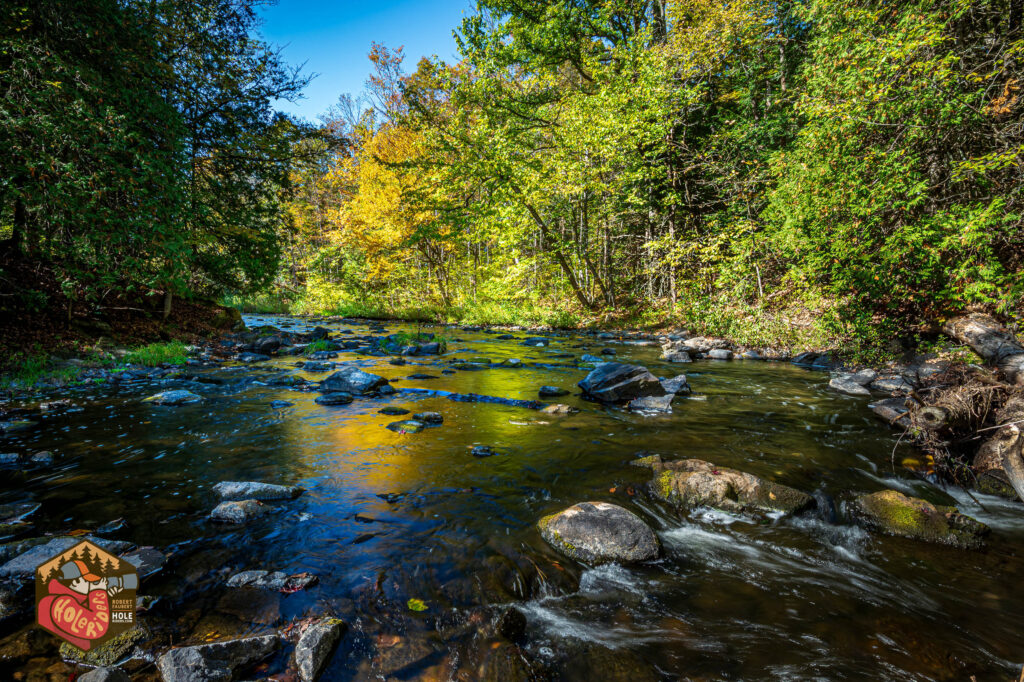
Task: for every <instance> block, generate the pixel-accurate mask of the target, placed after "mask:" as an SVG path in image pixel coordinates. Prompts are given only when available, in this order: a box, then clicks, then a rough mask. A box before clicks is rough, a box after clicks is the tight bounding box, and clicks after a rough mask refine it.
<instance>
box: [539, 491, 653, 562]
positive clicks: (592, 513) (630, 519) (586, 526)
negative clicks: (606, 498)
mask: <svg viewBox="0 0 1024 682" xmlns="http://www.w3.org/2000/svg"><path fill="white" fill-rule="evenodd" d="M537 527H538V528H539V529H540V533H541V537H543V538H544V540H545V541H546V542H547V543H548V544H549V545H551V546H552V547H554V548H555V549H557V550H558V551H559V552H561V553H562V554H565V555H566V556H568V557H570V558H572V559H576V560H577V561H583V562H586V563H590V564H600V563H607V562H610V561H618V562H634V561H648V560H650V559H656V558H657V557H658V554H659V552H660V545H659V543H658V537H657V536H656V535H655V534H654V531H653V530H651V529H650V527H649V526H648V525H647V524H646V523H644V522H643V520H642V519H641V518H640V517H639V516H637V515H636V514H634V513H633V512H631V511H628V510H626V509H623V508H622V507H620V506H618V505H615V504H609V503H607V502H581V503H579V504H575V505H573V506H571V507H569V508H568V509H565V510H562V511H560V512H558V513H557V514H551V515H550V516H545V517H544V518H542V519H541V520H540V521H539V522H538V523H537Z"/></svg>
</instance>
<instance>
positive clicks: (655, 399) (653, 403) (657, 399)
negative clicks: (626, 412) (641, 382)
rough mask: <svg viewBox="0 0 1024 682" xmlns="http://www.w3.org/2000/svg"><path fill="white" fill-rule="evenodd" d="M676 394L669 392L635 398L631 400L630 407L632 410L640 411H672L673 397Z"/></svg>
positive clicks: (650, 412) (649, 412)
mask: <svg viewBox="0 0 1024 682" xmlns="http://www.w3.org/2000/svg"><path fill="white" fill-rule="evenodd" d="M673 398H675V394H672V393H669V394H666V395H659V396H645V397H643V398H634V399H633V400H630V401H629V409H630V411H632V412H640V413H648V414H652V413H667V412H671V411H672V399H673Z"/></svg>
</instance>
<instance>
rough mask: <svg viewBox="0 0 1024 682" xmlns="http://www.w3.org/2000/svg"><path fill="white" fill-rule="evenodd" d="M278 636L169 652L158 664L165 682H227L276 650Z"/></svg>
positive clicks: (190, 647) (239, 640)
mask: <svg viewBox="0 0 1024 682" xmlns="http://www.w3.org/2000/svg"><path fill="white" fill-rule="evenodd" d="M278 642H279V640H278V637H277V635H263V636H261V637H245V638H243V639H232V640H228V641H226V642H214V643H212V644H200V645H199V646H189V647H182V648H180V649H171V650H170V651H168V652H167V653H165V654H164V655H163V656H161V657H160V658H159V659H158V660H157V669H158V670H159V671H160V676H161V677H162V678H163V680H164V682H227V681H228V680H233V679H235V676H236V673H237V672H240V671H242V670H243V669H244V668H247V667H250V666H252V665H253V664H255V663H257V662H259V661H261V660H263V659H264V658H266V657H267V656H269V655H270V654H272V653H273V652H274V650H275V649H277V646H278Z"/></svg>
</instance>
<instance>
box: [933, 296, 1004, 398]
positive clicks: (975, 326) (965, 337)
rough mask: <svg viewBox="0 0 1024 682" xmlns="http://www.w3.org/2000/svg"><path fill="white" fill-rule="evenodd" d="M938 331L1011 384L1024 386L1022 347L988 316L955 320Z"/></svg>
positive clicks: (972, 315) (974, 314) (980, 315)
mask: <svg viewBox="0 0 1024 682" xmlns="http://www.w3.org/2000/svg"><path fill="white" fill-rule="evenodd" d="M942 331H944V332H945V333H946V334H948V335H949V336H951V337H953V338H954V339H956V340H957V341H959V342H960V343H965V344H967V345H968V346H970V347H971V349H972V350H973V351H974V352H975V353H977V354H978V355H980V356H981V357H982V358H984V359H985V361H986V362H989V363H991V364H993V365H995V366H996V367H998V368H999V369H1000V370H1001V371H1002V372H1003V374H1005V375H1006V380H1007V381H1009V382H1010V383H1011V384H1018V385H1024V346H1021V344H1020V342H1019V341H1017V339H1016V338H1014V336H1013V334H1011V333H1010V332H1008V331H1007V330H1006V328H1005V327H1003V326H1002V325H1001V324H999V323H998V322H996V321H995V319H994V318H992V317H991V316H990V315H985V314H982V313H971V314H970V315H964V316H962V317H956V318H953V319H952V320H949V321H948V322H947V323H946V324H945V325H943V327H942Z"/></svg>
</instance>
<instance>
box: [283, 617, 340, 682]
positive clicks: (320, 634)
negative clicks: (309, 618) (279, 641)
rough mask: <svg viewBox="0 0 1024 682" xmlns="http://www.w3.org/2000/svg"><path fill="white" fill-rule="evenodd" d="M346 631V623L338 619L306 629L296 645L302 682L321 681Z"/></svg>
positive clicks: (296, 663)
mask: <svg viewBox="0 0 1024 682" xmlns="http://www.w3.org/2000/svg"><path fill="white" fill-rule="evenodd" d="M346 629H347V626H346V625H345V623H344V621H342V620H340V619H338V618H324V619H322V620H319V621H317V622H315V623H312V624H311V625H310V626H309V627H307V628H306V630H305V631H304V632H303V633H302V636H301V637H299V642H298V644H296V645H295V665H296V667H297V668H298V669H299V679H300V680H302V682H315V681H316V680H317V679H319V677H320V675H321V674H323V671H324V667H325V666H326V665H327V663H328V662H329V661H330V660H331V656H333V655H334V651H335V649H337V648H338V644H339V643H340V642H341V638H342V636H343V635H344V634H345V630H346Z"/></svg>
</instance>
